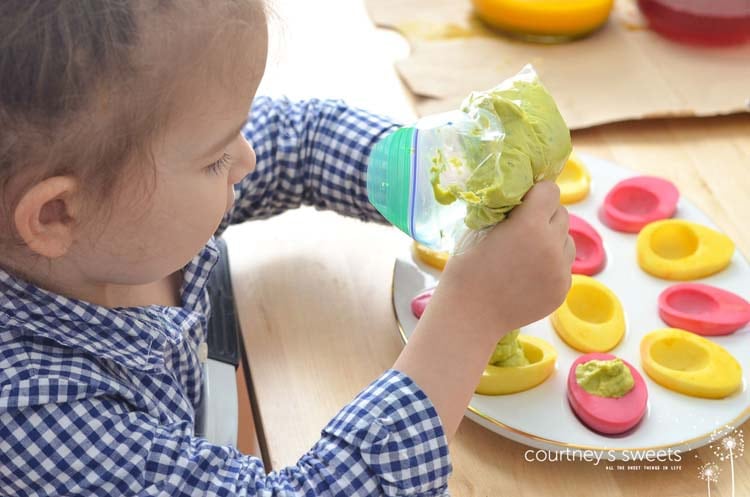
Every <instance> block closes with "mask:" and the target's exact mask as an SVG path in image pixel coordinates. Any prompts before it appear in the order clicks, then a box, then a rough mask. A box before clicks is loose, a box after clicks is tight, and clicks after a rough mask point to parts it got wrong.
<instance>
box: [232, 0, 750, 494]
mask: <svg viewBox="0 0 750 497" xmlns="http://www.w3.org/2000/svg"><path fill="white" fill-rule="evenodd" d="M272 5H273V8H274V9H276V10H277V11H278V12H279V17H280V18H281V19H282V20H283V24H284V25H285V34H284V35H283V36H284V41H283V42H281V43H278V42H273V41H272V43H271V47H272V57H271V59H270V61H269V74H270V76H269V78H268V79H267V80H266V82H264V86H263V89H262V90H261V91H263V92H264V93H288V94H291V95H292V96H294V97H304V96H313V95H317V96H324V97H327V96H338V97H341V98H345V99H347V100H348V101H350V102H353V103H354V104H357V105H362V106H366V107H368V108H370V109H374V110H380V111H382V112H384V113H387V114H390V115H393V116H395V117H396V118H399V119H403V120H409V119H411V118H412V117H413V112H412V111H411V108H410V107H409V97H408V93H407V92H405V91H404V89H403V88H402V87H401V85H400V83H399V81H398V78H397V76H396V75H395V72H394V70H393V67H392V62H393V60H394V59H396V58H398V57H403V56H404V55H405V50H406V47H405V45H404V43H403V42H402V41H401V40H399V39H398V38H397V37H396V35H394V34H390V33H383V32H380V31H377V30H376V29H375V28H374V27H372V25H371V24H370V22H369V20H368V19H367V17H366V13H365V11H364V8H363V6H362V5H361V4H360V2H359V1H356V2H355V1H353V0H328V1H322V0H320V1H317V2H292V0H285V1H281V0H275V1H274V2H272ZM340 19H347V23H345V24H342V23H340V21H339V20H340ZM341 40H347V42H346V43H342V41H341ZM312 57H317V58H318V59H317V60H318V61H319V62H318V61H316V62H315V63H312V62H311V58H312ZM303 84H304V86H302V85H303ZM573 141H574V146H575V147H576V149H577V150H579V151H582V152H587V153H590V154H593V155H596V156H599V157H602V158H605V159H609V160H612V161H614V162H617V163H618V164H621V165H623V166H626V167H629V168H632V169H634V170H636V171H641V172H645V173H655V174H658V175H661V176H664V177H667V178H669V179H671V180H672V181H674V182H675V183H676V184H677V186H678V187H679V189H680V190H681V192H682V194H683V195H684V196H686V197H687V198H689V199H690V200H691V201H693V202H694V203H695V204H696V205H697V206H698V207H700V208H701V209H702V210H703V211H705V212H706V213H707V214H709V215H710V216H711V217H712V218H713V220H714V221H715V222H716V224H717V225H718V226H719V227H720V228H721V229H722V230H723V231H724V232H726V233H727V234H728V235H729V236H731V237H732V238H733V239H734V240H735V242H736V243H737V246H738V248H739V249H740V250H741V251H742V252H743V253H744V255H745V256H746V257H750V229H748V227H749V226H750V116H749V115H742V116H729V117H720V118H708V119H674V120H657V121H643V122H632V123H621V124H613V125H608V126H602V127H598V128H595V129H590V130H585V131H579V132H575V133H574V134H573ZM226 238H227V240H228V243H229V249H230V259H231V264H232V272H233V284H234V287H235V291H236V294H237V299H238V306H239V310H240V320H241V324H242V329H243V336H244V340H245V344H246V347H247V359H248V362H249V365H250V370H251V375H252V382H253V390H254V391H253V394H254V396H255V400H256V402H257V407H258V410H257V412H256V413H255V416H256V419H257V420H258V422H259V424H260V425H261V426H262V430H261V432H260V438H261V445H262V446H263V447H264V449H265V452H266V453H265V456H266V459H267V464H268V465H270V467H268V468H267V469H269V470H270V469H274V470H278V469H280V468H282V467H284V466H286V465H290V464H294V463H295V462H296V461H297V459H298V458H299V457H300V456H301V455H302V454H303V453H304V452H305V451H306V450H308V449H309V448H310V446H311V445H312V444H313V443H314V442H315V441H316V440H317V439H318V437H319V433H320V430H321V428H322V427H323V426H324V425H325V424H326V422H327V421H328V420H329V419H330V418H331V417H332V416H334V415H335V414H336V413H337V412H338V410H339V409H340V408H341V407H342V406H343V405H344V404H346V403H347V402H349V401H350V400H351V399H352V398H353V397H354V395H356V394H357V393H358V392H359V391H360V390H361V389H362V388H364V387H365V386H366V385H367V384H368V383H370V382H371V381H372V380H373V379H375V378H376V377H377V376H378V375H380V374H381V373H382V372H383V371H384V370H385V369H387V368H389V367H390V366H391V365H392V364H393V362H394V360H395V359H396V357H397V356H398V354H399V352H400V350H401V348H402V344H401V339H400V338H399V334H398V331H397V326H396V321H395V318H394V315H393V310H392V307H391V275H392V270H393V262H394V257H395V255H396V254H397V253H400V252H402V251H403V250H404V247H405V246H407V245H408V243H409V240H408V239H407V237H406V236H405V235H402V234H401V233H399V232H398V231H396V229H395V228H389V227H384V226H378V225H372V224H366V223H361V222H359V221H357V220H353V219H347V218H343V217H340V216H338V215H335V214H333V213H329V212H318V211H314V210H312V209H310V208H303V209H299V210H296V211H292V212H288V213H286V214H283V215H281V216H278V217H276V218H274V219H272V220H268V221H256V222H250V223H246V224H244V225H241V226H236V227H232V228H230V230H229V231H228V232H227V234H226ZM748 285H749V286H750V282H748ZM748 353H750V351H749V352H748ZM743 428H744V431H745V432H746V433H748V434H750V422H749V423H746V424H745V425H744V427H743ZM525 450H527V447H525V446H523V445H520V444H517V443H514V442H511V441H509V440H507V439H505V438H503V437H501V436H499V435H496V434H494V433H492V432H489V431H488V430H485V429H484V428H481V427H480V426H478V425H476V424H474V423H473V422H471V421H468V420H465V421H464V422H463V423H462V424H461V426H460V428H459V431H458V434H457V436H456V438H455V440H454V441H453V443H452V445H451V457H452V461H453V465H454V473H453V476H452V478H451V480H450V490H451V493H452V495H454V496H456V497H464V496H502V495H509V496H518V497H523V496H548V495H559V496H576V497H577V496H593V495H596V496H600V495H608V496H610V495H611V496H621V495H622V496H626V495H627V496H631V495H638V496H644V497H645V496H659V497H671V496H674V497H678V496H679V497H693V496H695V497H698V496H703V495H706V494H707V488H706V483H705V482H704V481H701V480H700V479H699V478H698V466H699V465H700V464H702V463H704V462H707V461H710V460H712V459H714V457H713V455H712V453H711V452H710V451H709V449H708V448H707V447H705V448H702V449H699V450H697V451H693V452H689V453H685V454H683V459H682V461H681V463H680V464H681V469H679V470H672V471H645V470H642V469H641V470H627V469H626V470H607V469H606V468H605V467H603V465H599V466H594V465H593V464H591V463H585V462H555V463H550V462H547V463H540V462H527V461H525V460H524V451H525ZM628 465H630V466H632V465H633V463H630V464H626V466H628ZM719 465H720V466H721V468H722V474H721V477H720V480H719V483H718V484H717V485H713V486H712V488H711V495H713V496H729V495H731V491H730V481H729V465H728V463H727V462H724V463H719ZM735 478H736V481H735V492H736V493H735V495H737V496H745V495H750V455H746V456H745V457H743V458H739V459H738V460H736V461H735Z"/></svg>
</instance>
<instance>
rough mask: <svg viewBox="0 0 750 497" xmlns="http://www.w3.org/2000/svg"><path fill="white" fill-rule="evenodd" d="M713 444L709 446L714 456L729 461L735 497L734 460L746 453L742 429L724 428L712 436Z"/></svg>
mask: <svg viewBox="0 0 750 497" xmlns="http://www.w3.org/2000/svg"><path fill="white" fill-rule="evenodd" d="M711 439H712V440H713V442H712V443H711V444H710V445H709V447H710V448H711V450H712V451H713V453H714V455H715V456H716V457H718V458H719V460H720V461H729V473H730V475H731V479H732V497H734V460H735V459H738V458H740V457H742V455H743V454H744V453H745V438H744V436H743V432H742V429H741V428H740V429H734V428H732V427H731V426H724V427H723V428H720V429H719V430H715V431H714V433H713V434H712V436H711Z"/></svg>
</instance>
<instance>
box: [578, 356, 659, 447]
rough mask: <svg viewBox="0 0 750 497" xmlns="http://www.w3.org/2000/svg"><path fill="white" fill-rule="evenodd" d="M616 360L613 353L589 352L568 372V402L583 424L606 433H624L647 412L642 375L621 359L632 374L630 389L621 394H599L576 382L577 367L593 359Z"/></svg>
mask: <svg viewBox="0 0 750 497" xmlns="http://www.w3.org/2000/svg"><path fill="white" fill-rule="evenodd" d="M612 359H616V357H615V356H613V355H612V354H603V353H600V352H592V353H590V354H585V355H582V356H580V357H579V358H578V359H576V360H575V361H573V365H572V366H571V367H570V372H569V373H568V402H569V403H570V407H571V408H572V409H573V412H575V413H576V415H577V416H578V419H580V420H581V422H582V423H583V424H585V425H586V426H588V427H589V428H591V429H592V430H594V431H597V432H599V433H602V434H605V435H617V434H620V433H624V432H626V431H628V430H630V429H631V428H633V427H634V426H635V425H637V424H638V423H639V422H640V420H641V419H642V418H643V416H644V415H645V414H646V403H647V401H648V390H647V388H646V382H644V381H643V377H642V376H641V374H640V373H639V372H638V371H637V370H636V369H635V368H634V367H633V366H632V365H631V364H630V363H628V362H627V361H625V360H624V359H622V358H620V359H621V360H622V362H623V363H625V365H626V366H627V367H628V369H630V373H631V374H632V375H633V382H634V385H633V389H632V390H630V391H629V392H628V393H626V394H625V395H623V396H622V397H601V396H599V395H593V394H590V393H589V392H587V391H586V390H584V389H583V388H582V387H581V386H580V385H579V384H578V382H577V381H576V367H577V366H578V365H579V364H582V363H585V362H588V361H592V360H599V361H608V360H612Z"/></svg>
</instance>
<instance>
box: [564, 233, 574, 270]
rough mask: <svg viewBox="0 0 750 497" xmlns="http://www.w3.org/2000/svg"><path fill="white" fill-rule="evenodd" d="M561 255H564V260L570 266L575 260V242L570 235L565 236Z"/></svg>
mask: <svg viewBox="0 0 750 497" xmlns="http://www.w3.org/2000/svg"><path fill="white" fill-rule="evenodd" d="M563 256H564V257H565V262H567V263H568V265H569V266H572V265H573V262H574V261H575V260H576V243H575V241H574V240H573V237H572V236H570V235H568V236H567V237H566V238H565V247H564V248H563Z"/></svg>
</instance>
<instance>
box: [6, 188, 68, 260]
mask: <svg viewBox="0 0 750 497" xmlns="http://www.w3.org/2000/svg"><path fill="white" fill-rule="evenodd" d="M77 194H78V180H76V179H75V178H73V177H72V176H54V177H52V178H47V179H45V180H44V181H41V182H39V183H37V184H35V185H34V186H33V187H31V188H30V189H29V190H28V191H26V193H24V194H23V196H22V197H21V200H20V201H19V202H18V205H17V206H16V209H15V212H14V216H13V218H14V221H15V223H16V230H17V232H18V234H19V235H20V237H21V239H22V240H23V241H24V242H25V243H26V245H27V246H28V247H29V249H31V250H32V251H34V252H36V253H37V254H39V255H41V256H43V257H47V258H49V259H55V258H57V257H62V256H63V255H65V254H66V253H67V252H68V249H69V248H70V246H71V245H72V244H73V235H74V228H75V225H76V222H77V221H78V219H77V217H78V195H77Z"/></svg>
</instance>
